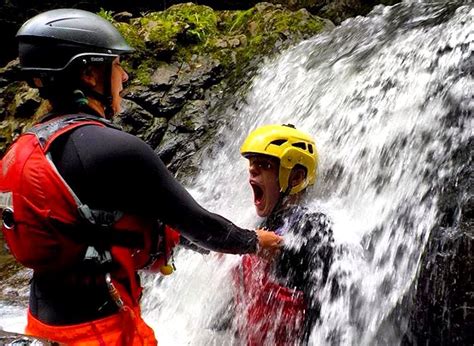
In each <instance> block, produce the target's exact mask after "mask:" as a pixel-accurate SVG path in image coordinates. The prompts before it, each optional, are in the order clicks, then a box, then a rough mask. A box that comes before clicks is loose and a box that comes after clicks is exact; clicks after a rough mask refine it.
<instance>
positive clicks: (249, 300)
mask: <svg viewBox="0 0 474 346" xmlns="http://www.w3.org/2000/svg"><path fill="white" fill-rule="evenodd" d="M270 271H271V265H270V263H268V262H267V261H265V260H264V259H261V258H259V257H257V256H255V255H244V256H243V257H242V263H241V266H240V267H239V268H238V271H237V272H235V275H236V280H238V285H237V287H238V291H237V294H236V297H235V298H236V303H237V311H238V316H239V320H238V321H237V324H238V329H239V334H240V335H241V337H242V338H243V339H244V340H246V343H247V345H249V346H257V345H263V344H268V345H282V346H283V345H294V344H298V343H299V341H300V340H301V336H302V333H303V321H304V316H305V307H306V305H305V300H304V296H303V292H302V291H299V290H295V289H291V288H288V287H285V286H282V285H281V284H279V283H277V282H275V281H274V280H272V277H271V274H270Z"/></svg>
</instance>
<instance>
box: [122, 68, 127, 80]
mask: <svg viewBox="0 0 474 346" xmlns="http://www.w3.org/2000/svg"><path fill="white" fill-rule="evenodd" d="M126 81H128V73H127V71H125V69H124V68H123V67H122V83H125V82H126Z"/></svg>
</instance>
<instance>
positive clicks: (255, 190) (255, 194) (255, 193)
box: [250, 182, 263, 206]
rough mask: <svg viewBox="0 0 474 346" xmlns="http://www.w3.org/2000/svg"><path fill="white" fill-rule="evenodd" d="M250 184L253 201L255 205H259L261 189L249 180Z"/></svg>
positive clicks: (261, 198)
mask: <svg viewBox="0 0 474 346" xmlns="http://www.w3.org/2000/svg"><path fill="white" fill-rule="evenodd" d="M250 186H251V187H252V190H253V201H254V204H255V205H257V206H258V205H261V204H262V202H263V189H262V188H261V187H260V185H258V184H256V183H254V182H250Z"/></svg>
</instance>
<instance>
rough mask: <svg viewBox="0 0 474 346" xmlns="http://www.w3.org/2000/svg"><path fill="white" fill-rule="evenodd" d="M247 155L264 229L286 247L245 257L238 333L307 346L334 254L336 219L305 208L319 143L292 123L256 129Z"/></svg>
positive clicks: (256, 340) (239, 274)
mask: <svg viewBox="0 0 474 346" xmlns="http://www.w3.org/2000/svg"><path fill="white" fill-rule="evenodd" d="M240 152H241V154H242V156H244V157H245V158H246V159H248V161H249V183H250V186H251V188H252V190H253V196H254V206H255V210H256V212H257V214H258V216H260V217H263V218H264V219H263V222H262V224H261V225H260V227H261V228H263V229H268V230H271V231H274V232H275V233H276V234H278V235H281V236H282V237H283V238H284V239H285V241H284V243H285V245H284V247H283V248H282V249H281V251H280V253H279V254H278V255H277V256H276V257H274V258H273V259H270V260H264V259H261V258H257V257H256V256H253V255H244V256H243V257H242V262H241V265H240V266H239V268H238V269H237V270H236V275H235V278H236V280H237V285H236V287H237V290H236V294H235V301H236V303H237V304H236V311H237V316H238V318H237V319H235V322H236V324H237V329H238V334H239V336H240V338H242V339H243V342H244V343H246V344H247V345H263V344H272V345H290V344H299V343H300V342H302V343H303V344H305V343H307V340H308V337H309V335H310V333H311V330H312V329H313V326H314V325H315V321H316V320H317V318H318V317H319V302H318V299H317V298H316V296H317V294H318V291H319V290H320V289H321V288H322V286H323V285H324V284H325V282H326V281H327V277H328V272H329V267H330V265H331V262H332V257H333V238H332V230H331V226H330V221H329V220H328V218H327V217H326V216H325V215H324V214H322V213H318V212H310V211H309V210H308V209H307V208H305V207H303V206H301V205H300V204H301V198H302V196H303V194H304V193H305V191H306V189H307V187H308V186H310V185H313V184H314V183H315V181H316V177H317V167H318V153H317V150H316V144H315V142H314V140H313V139H312V138H311V136H309V135H308V134H306V133H304V132H302V131H299V130H297V129H295V127H294V126H293V125H267V126H262V127H259V128H257V129H256V130H254V131H252V132H251V133H250V134H249V136H248V137H247V138H246V139H245V141H244V143H243V144H242V147H241V150H240Z"/></svg>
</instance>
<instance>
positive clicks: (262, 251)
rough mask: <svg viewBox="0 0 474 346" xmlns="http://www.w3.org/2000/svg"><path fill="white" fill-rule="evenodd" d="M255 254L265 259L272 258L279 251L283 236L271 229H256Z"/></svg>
mask: <svg viewBox="0 0 474 346" xmlns="http://www.w3.org/2000/svg"><path fill="white" fill-rule="evenodd" d="M255 232H256V233H257V237H258V247H257V255H258V256H260V257H262V258H265V259H267V260H269V259H272V258H274V257H275V256H276V255H277V254H278V253H279V252H280V248H281V245H282V242H283V238H282V237H281V236H279V235H277V234H275V233H274V232H272V231H266V230H264V229H257V230H256V231H255Z"/></svg>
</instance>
